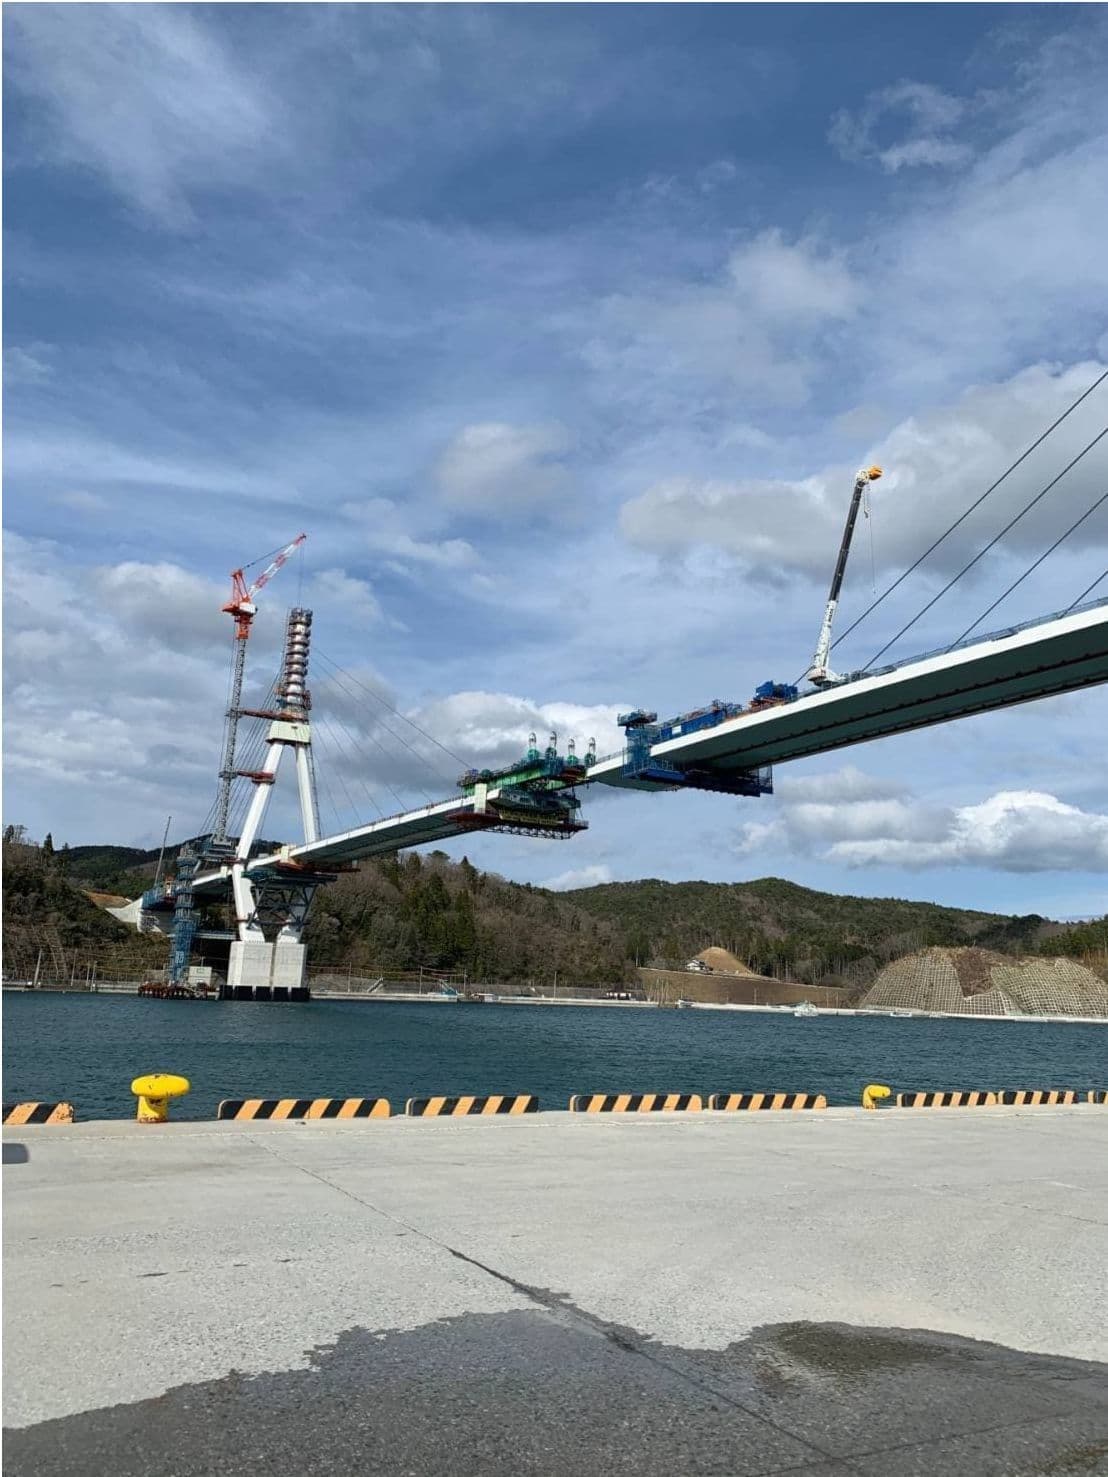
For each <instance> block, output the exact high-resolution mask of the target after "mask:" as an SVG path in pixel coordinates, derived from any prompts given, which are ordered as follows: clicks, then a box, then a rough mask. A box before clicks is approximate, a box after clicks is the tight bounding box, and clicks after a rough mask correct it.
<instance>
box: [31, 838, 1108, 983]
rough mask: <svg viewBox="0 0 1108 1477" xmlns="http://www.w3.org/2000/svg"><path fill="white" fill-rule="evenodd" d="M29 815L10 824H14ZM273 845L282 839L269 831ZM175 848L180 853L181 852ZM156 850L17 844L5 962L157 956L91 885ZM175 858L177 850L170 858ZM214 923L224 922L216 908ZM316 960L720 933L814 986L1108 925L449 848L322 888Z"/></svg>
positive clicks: (470, 965) (401, 958)
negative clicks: (920, 955) (47, 949)
mask: <svg viewBox="0 0 1108 1477" xmlns="http://www.w3.org/2000/svg"><path fill="white" fill-rule="evenodd" d="M18 829H19V828H9V830H10V831H11V832H13V833H15V832H18ZM264 845H265V846H266V847H267V848H268V847H269V846H270V843H264ZM175 853H176V847H175V846H174V847H173V848H171V849H170V851H169V852H168V856H169V858H172V856H173V855H175ZM156 863H157V852H156V851H141V850H137V849H135V848H132V847H122V846H109V845H105V846H80V847H73V848H72V849H70V848H68V847H64V846H63V847H61V848H60V849H58V850H55V849H54V847H53V845H52V843H51V842H50V838H47V841H46V842H45V843H44V844H43V845H42V846H34V845H31V844H29V843H26V842H25V841H24V840H21V839H19V837H18V836H15V835H10V836H9V837H8V840H7V842H6V844H5V874H6V875H5V886H4V914H5V919H4V921H5V926H6V931H7V937H6V943H7V946H8V949H7V959H6V965H5V968H6V973H7V974H8V975H9V976H12V975H13V974H14V973H17V972H18V973H22V972H25V971H26V969H27V968H28V964H27V958H28V956H29V957H30V963H31V965H33V962H34V957H35V951H36V950H37V948H38V947H40V946H41V945H42V943H43V940H48V941H49V942H50V944H51V947H53V948H54V949H55V951H58V950H60V951H62V952H63V953H64V952H65V951H66V950H69V951H70V952H71V953H72V951H74V950H77V951H79V953H80V955H81V958H82V959H83V958H85V957H86V955H87V956H88V957H89V958H95V959H96V960H97V961H98V962H102V956H103V957H106V956H107V955H110V956H111V958H112V960H113V962H114V963H115V964H116V965H120V964H121V963H122V965H123V966H124V967H126V966H127V965H129V964H131V963H134V962H136V961H138V962H142V963H146V962H149V958H150V957H151V956H152V955H153V954H154V953H157V951H159V950H162V951H164V945H163V944H160V943H159V942H157V941H155V942H148V941H145V940H141V939H139V938H138V937H137V936H136V935H135V934H133V933H131V932H129V931H128V930H127V929H125V928H124V927H123V926H122V925H120V924H118V923H117V922H116V921H115V920H114V919H112V918H111V917H109V916H108V915H107V914H106V913H104V912H103V911H101V910H100V909H98V908H96V907H94V906H93V904H92V903H91V902H90V901H89V899H88V897H87V896H86V893H85V890H88V891H96V892H100V893H117V894H121V895H124V896H127V897H135V896H136V895H137V894H138V893H139V892H140V891H141V890H142V888H143V887H144V886H148V885H149V882H150V880H151V878H152V876H153V874H154V869H155V866H156ZM169 865H171V862H170V863H169ZM211 921H212V922H213V923H216V924H218V925H220V926H225V925H226V919H225V918H223V917H222V916H219V915H218V910H215V911H214V912H213V916H212V918H211ZM307 938H308V943H309V945H310V949H311V968H312V970H313V971H314V972H318V971H325V970H329V969H332V970H342V971H346V970H350V971H353V972H354V973H369V972H374V973H384V972H387V971H390V970H391V971H407V970H412V969H418V968H420V967H424V968H430V969H449V970H459V971H460V970H463V969H464V970H466V971H467V972H468V974H469V975H470V977H471V978H473V979H478V980H489V981H498V980H527V979H534V980H536V981H539V980H543V981H550V980H551V979H552V978H553V975H554V972H555V970H557V972H558V975H559V978H560V979H561V980H562V981H564V982H565V983H566V984H570V983H581V984H588V983H614V982H618V981H620V980H624V979H628V978H630V977H631V976H632V972H633V970H634V967H635V966H636V965H637V964H656V965H667V964H668V965H677V966H680V965H683V964H684V962H685V961H686V960H688V959H690V958H691V957H692V956H693V955H694V954H697V953H699V952H700V951H701V950H702V949H704V948H706V947H707V946H709V945H713V944H714V945H719V946H722V947H723V948H725V949H728V950H730V951H731V952H732V953H734V954H735V955H736V956H737V957H738V958H739V959H741V960H743V961H745V962H746V963H747V964H748V965H749V967H750V968H752V969H754V970H756V971H758V972H759V973H763V974H771V975H776V976H777V977H778V978H789V979H795V980H799V981H801V982H803V983H806V984H817V983H825V984H844V985H847V986H849V987H852V988H855V989H856V988H858V987H859V986H861V985H864V984H866V983H868V982H869V981H870V980H871V979H872V978H873V977H874V976H875V975H876V973H877V971H878V970H879V969H880V968H881V967H882V966H883V965H884V964H885V963H887V962H888V961H889V960H891V959H894V958H897V957H899V956H900V955H903V954H907V953H910V952H912V951H913V950H916V949H921V948H925V947H928V946H931V945H944V946H950V945H954V946H957V945H964V944H973V945H976V946H978V947H981V948H986V949H992V950H996V951H999V952H1002V953H1013V954H1032V953H1039V952H1041V953H1045V954H1052V955H1072V956H1073V957H1076V958H1084V959H1086V960H1087V962H1094V963H1095V960H1090V958H1089V956H1090V953H1094V954H1095V953H1096V951H1098V950H1099V951H1100V953H1101V954H1104V953H1105V951H1106V949H1108V943H1106V938H1108V925H1106V924H1105V923H1099V924H1082V925H1079V926H1076V927H1071V928H1064V927H1063V926H1062V925H1059V924H1056V923H1051V922H1049V921H1048V920H1045V919H1043V918H1040V917H1039V916H1038V915H1035V914H1032V915H1029V916H1027V917H1008V916H1005V915H1000V914H993V913H983V912H975V911H970V910H964V909H959V908H947V907H940V906H938V905H936V904H933V903H923V902H909V901H905V900H904V899H901V898H863V897H851V896H848V895H843V896H839V895H837V894H831V893H823V892H816V891H813V890H812V889H810V888H805V887H799V886H797V885H796V884H795V883H792V882H787V881H783V880H781V879H780V878H772V877H770V878H764V879H762V880H760V881H757V882H740V883H709V882H677V883H672V882H661V881H657V880H654V879H647V880H644V881H639V882H618V883H611V884H608V885H606V886H603V887H592V888H586V889H583V890H580V891H576V892H571V893H551V892H547V891H545V890H544V889H542V888H538V887H532V886H529V885H526V884H519V883H514V882H507V881H505V880H504V879H503V878H501V877H498V876H496V875H495V874H492V873H487V872H480V871H478V870H477V869H476V868H475V867H473V866H471V865H470V863H469V862H468V861H465V860H462V861H461V862H452V861H451V860H450V859H449V858H448V857H447V856H446V855H445V854H444V853H443V852H437V851H435V852H430V853H418V852H406V853H402V854H400V855H399V856H388V857H382V858H378V859H376V860H373V861H368V862H365V863H363V864H362V866H361V868H360V869H359V870H357V871H355V872H351V873H349V874H347V875H345V876H343V877H341V878H340V879H339V880H338V881H337V882H336V883H334V884H333V885H332V886H330V887H327V888H323V889H321V890H320V892H319V893H318V894H317V897H316V901H315V905H314V908H313V912H312V915H311V918H310V921H309V924H308V933H307Z"/></svg>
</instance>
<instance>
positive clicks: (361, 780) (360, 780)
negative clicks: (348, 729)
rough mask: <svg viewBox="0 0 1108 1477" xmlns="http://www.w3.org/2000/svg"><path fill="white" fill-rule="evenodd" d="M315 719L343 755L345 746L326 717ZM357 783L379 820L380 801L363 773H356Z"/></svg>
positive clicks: (382, 813) (336, 749) (381, 815)
mask: <svg viewBox="0 0 1108 1477" xmlns="http://www.w3.org/2000/svg"><path fill="white" fill-rule="evenodd" d="M316 721H318V722H321V724H324V725H325V727H326V731H328V741H329V743H332V744H334V746H335V752H338V750H340V747H341V750H343V755H344V753H346V746H344V744H343V743H341V739H340V737H338V734H337V733H335V731H334V728H332V727H331V724H329V721H328V719H325V718H321V716H319V715H318V716H316ZM340 778H341V771H340ZM358 783H359V784H360V786H362V790H363V792H365V798H366V799H368V801H369V805H371V806H372V808H374V809H375V811H377V815H378V818H380V820H384V811H383V809H381V806H380V803H378V801H377V796H375V795H374V792H372V790H371V789H369V786H368V784H366V783H365V777H363V775H360V774H359V775H358ZM343 789H346V784H344V786H343Z"/></svg>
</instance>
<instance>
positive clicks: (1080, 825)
mask: <svg viewBox="0 0 1108 1477" xmlns="http://www.w3.org/2000/svg"><path fill="white" fill-rule="evenodd" d="M944 820H945V826H944V834H942V835H941V836H938V837H935V838H927V837H924V838H923V839H922V840H921V841H915V840H913V839H912V838H911V837H910V836H905V835H903V834H902V832H901V831H900V829H899V828H898V827H897V826H896V825H895V824H894V825H892V826H890V827H889V829H888V832H887V833H886V834H885V835H883V836H875V837H872V838H870V839H865V840H843V841H839V842H836V843H835V844H834V845H833V846H832V847H831V848H830V851H829V852H828V858H829V860H831V861H838V862H845V863H846V865H847V866H851V867H859V866H875V865H876V866H890V865H891V866H900V867H908V868H911V869H913V870H918V869H922V868H925V867H937V866H970V867H995V868H997V869H999V870H1001V871H1005V872H1108V815H1098V814H1095V813H1090V812H1088V811H1083V810H1079V809H1078V808H1077V806H1075V805H1066V804H1065V803H1064V802H1063V801H1061V800H1058V799H1056V798H1055V797H1054V796H1053V795H1044V794H1041V793H1039V792H1037V791H1034V790H1002V791H1000V792H999V793H998V794H996V795H991V796H990V797H989V798H988V799H987V800H983V801H982V802H981V803H980V804H979V805H965V806H961V807H959V808H958V809H957V810H955V811H954V812H953V813H952V814H950V815H949V816H947V817H944Z"/></svg>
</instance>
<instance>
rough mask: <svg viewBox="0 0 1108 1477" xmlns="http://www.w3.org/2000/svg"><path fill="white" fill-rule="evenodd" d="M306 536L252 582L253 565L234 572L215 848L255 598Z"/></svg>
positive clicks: (223, 819)
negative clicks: (228, 690) (248, 580)
mask: <svg viewBox="0 0 1108 1477" xmlns="http://www.w3.org/2000/svg"><path fill="white" fill-rule="evenodd" d="M307 537H308V535H307V534H306V533H298V534H297V535H296V537H295V538H294V539H293V541H292V543H290V544H286V545H285V547H284V548H283V549H280V550H279V551H278V552H277V553H276V554H275V555H274V556H273V558H272V559H271V560H270V562H269V564H268V565H267V566H266V567H265V569H263V570H262V572H261V574H259V575H258V577H257V579H255V580H254V581H253V583H251V584H250V585H247V583H246V570H247V569H250V568H251V567H252V566H251V565H249V564H248V565H246V566H245V568H243V569H234V570H232V571H231V598H230V600H228V601H227V604H226V605H224V606H223V607H222V608H223V610H224V611H225V612H226V614H227V615H230V616H232V617H233V618H234V622H235V647H234V654H233V656H232V658H231V695H230V700H229V702H228V705H227V722H226V726H225V728H224V730H223V757H222V759H221V760H220V765H219V796H218V799H217V802H216V814H215V827H214V829H213V831H212V838H211V846H212V848H213V849H229V838H228V836H227V822H228V818H229V816H230V811H231V782H232V781H233V780H234V778H235V741H236V738H237V736H238V726H239V717H240V716H241V713H242V682H243V674H244V672H245V670H246V643H247V641H248V640H249V639H250V631H251V628H252V626H253V623H254V617H255V615H256V614H257V613H258V607H257V605H256V604H255V603H254V597H255V595H257V593H258V591H259V590H261V589H262V588H263V587H264V586H265V585H267V584H268V583H269V581H270V580H271V579H272V578H273V576H274V575H275V574H276V573H277V571H278V570H279V569H280V568H281V567H282V565H284V564H287V563H288V560H289V558H290V556H291V555H292V554H294V553H295V552H296V550H297V549H298V548H299V547H300V545H301V544H302V543H303V542H304V540H305V539H306V538H307ZM254 562H255V563H256V564H257V563H260V562H261V561H260V560H255V561H254Z"/></svg>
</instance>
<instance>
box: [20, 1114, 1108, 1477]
mask: <svg viewBox="0 0 1108 1477" xmlns="http://www.w3.org/2000/svg"><path fill="white" fill-rule="evenodd" d="M4 1146H5V1159H6V1160H9V1161H10V1162H9V1163H8V1166H7V1169H6V1178H7V1184H6V1196H5V1242H4V1256H5V1271H6V1276H7V1284H6V1293H7V1298H6V1307H5V1320H6V1328H5V1333H6V1337H5V1349H4V1354H5V1395H6V1402H5V1404H6V1411H5V1419H6V1422H7V1424H8V1426H9V1427H11V1428H14V1429H12V1430H10V1431H9V1434H8V1438H7V1443H6V1463H5V1470H6V1471H7V1472H9V1473H11V1474H13V1477H22V1474H31V1473H34V1474H35V1477H44V1474H53V1473H59V1474H60V1473H73V1474H74V1477H76V1474H78V1473H80V1474H82V1477H89V1474H93V1477H98V1474H100V1473H104V1474H105V1477H106V1474H108V1473H111V1474H112V1477H130V1474H132V1473H134V1474H136V1477H137V1474H138V1473H140V1472H143V1473H148V1472H149V1471H151V1470H155V1469H158V1470H167V1471H173V1472H174V1473H175V1474H177V1477H192V1474H196V1477H199V1474H201V1473H203V1474H223V1473H226V1474H228V1477H229V1474H231V1473H236V1474H237V1473H242V1472H246V1471H258V1472H261V1471H265V1472H267V1473H276V1474H284V1473H286V1472H287V1473H289V1474H290V1477H292V1474H294V1473H295V1474H297V1477H300V1474H302V1473H324V1472H338V1471H359V1470H365V1471H376V1472H380V1473H393V1472H395V1473H402V1472H403V1473H407V1472H417V1473H419V1474H420V1477H424V1474H439V1473H442V1474H446V1473H461V1472H466V1473H476V1474H485V1473H494V1474H498V1477H499V1474H503V1477H509V1474H511V1477H519V1474H524V1473H526V1474H531V1473H533V1474H536V1477H538V1474H543V1477H545V1474H557V1477H560V1474H562V1473H565V1474H566V1477H570V1474H573V1477H582V1474H585V1477H589V1474H592V1473H596V1474H598V1477H599V1474H601V1473H604V1474H605V1477H607V1474H608V1473H611V1472H626V1473H631V1472H634V1473H636V1474H654V1473H658V1474H659V1477H661V1474H663V1473H664V1474H666V1477H675V1474H683V1473H686V1472H689V1473H701V1472H703V1473H709V1472H711V1473H724V1472H726V1473H729V1474H730V1473H755V1472H767V1473H768V1472H771V1471H772V1472H777V1471H784V1470H789V1471H792V1472H798V1473H804V1474H810V1477H815V1474H817V1473H818V1474H820V1477H831V1474H836V1473H842V1474H845V1473H848V1472H850V1473H856V1472H865V1473H874V1474H876V1473H878V1472H880V1473H882V1474H885V1477H896V1474H901V1473H903V1474H905V1477H907V1474H910V1473H924V1472H928V1473H934V1472H941V1473H943V1474H944V1477H947V1474H950V1477H954V1474H958V1473H973V1474H974V1477H981V1474H990V1473H992V1474H995V1477H1012V1474H1014V1473H1016V1472H1019V1473H1021V1474H1023V1473H1024V1472H1025V1471H1026V1472H1028V1473H1031V1472H1039V1471H1047V1470H1049V1471H1051V1472H1055V1471H1057V1472H1068V1471H1069V1470H1070V1467H1068V1466H1065V1465H1062V1464H1061V1463H1062V1462H1063V1461H1071V1459H1072V1461H1076V1460H1077V1458H1076V1457H1074V1456H1073V1453H1074V1452H1078V1453H1079V1454H1080V1453H1084V1456H1083V1457H1082V1460H1084V1461H1085V1463H1086V1465H1084V1466H1074V1467H1073V1470H1074V1471H1080V1472H1082V1473H1085V1472H1094V1473H1096V1472H1102V1471H1104V1470H1105V1469H1106V1464H1108V1369H1106V1367H1105V1365H1104V1364H1103V1363H1102V1361H1104V1360H1106V1359H1108V1331H1106V1325H1105V1322H1104V1319H1103V1299H1102V1296H1099V1295H1098V1293H1097V1291H1096V1289H1098V1288H1099V1289H1101V1291H1102V1290H1103V1277H1104V1268H1105V1266H1106V1265H1108V1110H1105V1109H1103V1108H1097V1107H1077V1108H1060V1109H1054V1108H1034V1109H1007V1108H990V1109H987V1110H980V1111H979V1110H955V1111H945V1112H944V1111H933V1112H911V1111H901V1112H898V1111H895V1110H894V1111H887V1112H879V1113H863V1112H862V1111H861V1110H858V1109H831V1110H828V1111H826V1112H822V1113H813V1114H788V1113H777V1114H760V1115H759V1114H753V1115H747V1114H735V1115H722V1114H719V1115H709V1114H702V1115H694V1116H676V1115H675V1116H672V1117H668V1118H659V1117H653V1118H637V1117H612V1116H605V1117H573V1116H572V1115H569V1114H564V1113H546V1114H541V1115H537V1116H532V1117H528V1118H516V1119H510V1118H504V1119H490V1118H467V1119H435V1120H422V1119H411V1120H404V1119H400V1120H397V1119H393V1120H391V1121H389V1122H379V1123H378V1122H366V1121H362V1122H357V1121H354V1122H350V1123H336V1122H318V1123H308V1124H303V1123H256V1122H255V1123H244V1122H229V1123H180V1124H169V1125H166V1126H159V1127H154V1128H148V1127H144V1126H138V1125H135V1124H131V1123H113V1122H99V1123H87V1124H77V1125H74V1126H73V1127H67V1128H43V1129H37V1130H36V1129H26V1128H24V1129H16V1130H10V1129H5V1131H4ZM1067 1453H1068V1454H1069V1455H1067ZM1032 1460H1034V1461H1035V1462H1039V1461H1041V1463H1042V1465H1031V1462H1032ZM1051 1461H1053V1462H1055V1463H1056V1465H1055V1466H1054V1467H1050V1466H1049V1462H1051Z"/></svg>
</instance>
